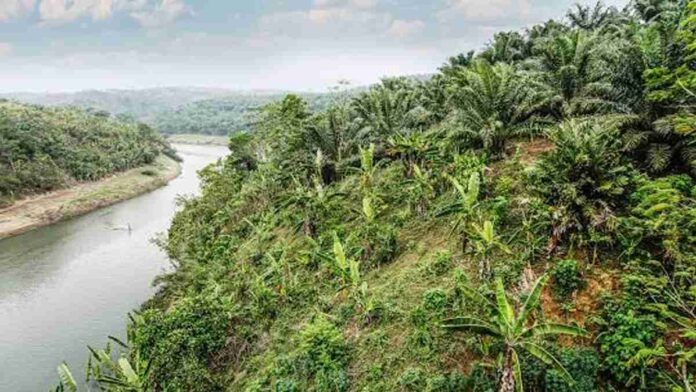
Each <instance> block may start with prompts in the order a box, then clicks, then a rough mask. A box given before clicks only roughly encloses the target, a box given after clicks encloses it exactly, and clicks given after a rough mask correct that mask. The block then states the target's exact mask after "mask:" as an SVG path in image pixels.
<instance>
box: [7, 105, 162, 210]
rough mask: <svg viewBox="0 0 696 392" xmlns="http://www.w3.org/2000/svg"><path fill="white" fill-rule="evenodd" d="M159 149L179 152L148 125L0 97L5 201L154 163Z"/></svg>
mask: <svg viewBox="0 0 696 392" xmlns="http://www.w3.org/2000/svg"><path fill="white" fill-rule="evenodd" d="M160 153H165V154H168V155H171V156H173V157H175V154H174V152H173V150H171V148H170V147H169V146H168V144H167V143H166V142H165V141H164V139H163V138H162V137H161V136H159V135H158V134H157V133H156V132H155V131H154V130H153V129H151V128H150V127H148V126H146V125H142V124H141V125H134V124H126V123H121V122H118V121H116V120H113V119H110V118H108V117H101V116H96V115H90V114H87V113H84V112H81V111H78V110H74V109H49V108H43V107H39V106H27V105H20V104H17V103H12V102H0V206H2V205H4V204H9V203H11V202H12V200H13V199H14V198H17V197H21V196H24V195H27V194H30V193H36V192H45V191H51V190H55V189H59V188H62V187H65V186H67V185H69V184H71V183H74V182H76V181H93V180H97V179H100V178H102V177H105V176H107V175H110V174H113V173H115V172H118V171H123V170H127V169H130V168H134V167H138V166H142V165H145V164H148V163H152V162H153V161H154V160H155V158H157V156H158V155H159V154H160Z"/></svg>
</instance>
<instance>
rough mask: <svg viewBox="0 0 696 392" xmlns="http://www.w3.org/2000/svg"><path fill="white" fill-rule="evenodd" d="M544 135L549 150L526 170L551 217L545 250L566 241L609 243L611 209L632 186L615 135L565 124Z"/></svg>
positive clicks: (583, 125)
mask: <svg viewBox="0 0 696 392" xmlns="http://www.w3.org/2000/svg"><path fill="white" fill-rule="evenodd" d="M550 136H551V139H552V140H553V142H554V145H555V149H554V150H553V151H552V152H550V153H548V154H546V155H544V156H543V157H542V158H541V160H540V161H539V162H538V163H537V165H536V167H535V168H534V170H533V171H532V172H531V181H532V183H533V186H534V187H535V190H536V192H537V193H538V194H539V195H540V196H541V197H543V198H544V200H545V201H546V203H547V204H548V205H549V207H550V209H551V216H552V217H553V235H552V238H551V241H550V244H549V246H550V250H554V249H555V248H556V246H557V245H558V244H560V243H563V242H566V241H569V242H570V244H571V245H573V244H574V245H579V246H583V245H586V244H588V243H593V244H597V243H602V242H607V241H611V239H612V238H611V237H612V235H613V233H612V232H613V231H614V230H615V228H616V225H617V224H618V222H617V217H616V214H617V209H618V208H620V207H621V206H622V205H623V204H624V203H625V198H626V195H627V194H628V193H629V192H630V190H631V187H632V183H633V182H634V179H633V176H634V173H633V169H632V168H631V166H630V165H629V164H627V163H625V162H624V158H623V156H622V154H621V150H620V147H621V146H620V140H619V139H618V137H617V133H616V131H613V130H611V129H605V128H602V127H601V126H600V125H597V124H593V123H592V122H576V121H571V122H567V123H564V124H562V125H561V126H560V127H559V128H558V129H556V130H555V131H554V132H552V133H551V135H550ZM606 237H609V238H608V239H607V238H606Z"/></svg>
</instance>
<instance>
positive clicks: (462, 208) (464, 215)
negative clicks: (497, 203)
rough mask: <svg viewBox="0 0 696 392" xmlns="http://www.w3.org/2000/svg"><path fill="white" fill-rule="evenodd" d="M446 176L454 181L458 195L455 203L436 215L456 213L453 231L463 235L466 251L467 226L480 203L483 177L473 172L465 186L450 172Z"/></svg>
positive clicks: (463, 246)
mask: <svg viewBox="0 0 696 392" xmlns="http://www.w3.org/2000/svg"><path fill="white" fill-rule="evenodd" d="M445 178H447V179H448V180H449V182H450V183H452V186H454V188H455V189H456V191H457V196H458V197H457V200H456V201H455V202H454V203H452V204H449V205H447V206H445V207H444V208H442V209H441V210H440V211H439V212H438V213H437V214H436V216H438V217H442V216H448V215H455V220H454V225H453V227H452V231H451V232H452V233H454V232H458V233H459V235H461V236H462V250H463V251H465V250H466V245H467V236H466V235H465V234H466V230H465V227H466V226H467V223H468V222H469V221H470V220H471V218H472V217H473V216H474V212H475V208H476V206H477V204H478V198H479V193H480V192H481V177H479V174H478V173H472V174H471V175H470V176H469V180H468V181H467V184H466V187H464V186H463V185H462V184H461V183H460V182H459V180H457V179H456V178H454V177H452V176H450V175H448V174H445Z"/></svg>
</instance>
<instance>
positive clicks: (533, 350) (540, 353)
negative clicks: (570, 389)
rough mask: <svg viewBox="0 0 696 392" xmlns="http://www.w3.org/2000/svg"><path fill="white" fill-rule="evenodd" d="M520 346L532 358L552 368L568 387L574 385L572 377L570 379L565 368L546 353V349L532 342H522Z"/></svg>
mask: <svg viewBox="0 0 696 392" xmlns="http://www.w3.org/2000/svg"><path fill="white" fill-rule="evenodd" d="M521 345H522V347H524V349H525V350H527V351H528V352H529V353H530V354H532V355H533V356H535V357H537V358H538V359H539V360H540V361H542V362H544V363H545V364H547V365H549V366H551V367H553V368H554V370H556V371H557V372H558V373H560V375H561V377H562V378H563V379H564V380H565V381H566V382H567V383H568V384H569V385H571V386H572V385H574V384H575V381H574V380H573V377H571V375H570V373H568V371H567V370H566V368H564V367H563V365H562V364H561V362H560V361H559V360H558V359H556V357H554V356H553V355H552V354H551V353H549V352H548V351H546V349H544V348H543V347H541V346H539V345H538V344H535V343H532V342H522V343H521Z"/></svg>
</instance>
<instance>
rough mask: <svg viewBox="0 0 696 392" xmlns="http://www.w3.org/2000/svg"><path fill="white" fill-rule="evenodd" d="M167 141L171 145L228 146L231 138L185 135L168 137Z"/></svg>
mask: <svg viewBox="0 0 696 392" xmlns="http://www.w3.org/2000/svg"><path fill="white" fill-rule="evenodd" d="M167 141H168V142H169V143H171V144H191V145H196V146H227V145H228V144H229V137H227V136H214V135H195V134H189V133H183V134H178V135H169V136H167Z"/></svg>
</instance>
